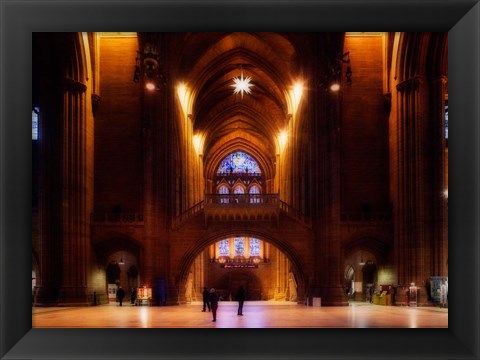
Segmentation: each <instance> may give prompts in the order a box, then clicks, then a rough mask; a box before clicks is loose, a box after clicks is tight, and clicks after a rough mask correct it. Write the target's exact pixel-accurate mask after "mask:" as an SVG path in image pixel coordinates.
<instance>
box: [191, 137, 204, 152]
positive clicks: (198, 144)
mask: <svg viewBox="0 0 480 360" xmlns="http://www.w3.org/2000/svg"><path fill="white" fill-rule="evenodd" d="M192 141H193V147H194V148H195V151H196V152H197V154H198V155H203V144H202V142H203V141H202V136H201V135H200V134H196V135H193V140H192Z"/></svg>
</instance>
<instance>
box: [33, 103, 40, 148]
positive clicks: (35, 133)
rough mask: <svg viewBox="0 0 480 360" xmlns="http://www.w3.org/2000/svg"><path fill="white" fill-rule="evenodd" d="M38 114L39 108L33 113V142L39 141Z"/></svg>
mask: <svg viewBox="0 0 480 360" xmlns="http://www.w3.org/2000/svg"><path fill="white" fill-rule="evenodd" d="M38 112H39V108H38V107H36V108H35V109H34V110H33V111H32V140H38Z"/></svg>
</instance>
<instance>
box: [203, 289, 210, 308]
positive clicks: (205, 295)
mask: <svg viewBox="0 0 480 360" xmlns="http://www.w3.org/2000/svg"><path fill="white" fill-rule="evenodd" d="M209 297H210V293H209V292H208V290H207V288H206V287H204V288H203V309H202V311H203V312H205V310H206V308H207V307H208V311H210V310H211V309H210V302H209V301H208V298H209Z"/></svg>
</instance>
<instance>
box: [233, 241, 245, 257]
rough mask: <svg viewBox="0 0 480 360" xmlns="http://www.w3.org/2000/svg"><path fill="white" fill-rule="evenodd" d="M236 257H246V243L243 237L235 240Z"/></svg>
mask: <svg viewBox="0 0 480 360" xmlns="http://www.w3.org/2000/svg"><path fill="white" fill-rule="evenodd" d="M233 244H234V248H235V256H244V255H245V241H244V239H243V237H238V238H235V240H234V243H233Z"/></svg>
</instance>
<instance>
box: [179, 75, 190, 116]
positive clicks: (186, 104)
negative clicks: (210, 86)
mask: <svg viewBox="0 0 480 360" xmlns="http://www.w3.org/2000/svg"><path fill="white" fill-rule="evenodd" d="M177 96H178V100H179V101H180V106H181V108H182V111H183V115H184V116H187V115H188V114H190V113H191V111H190V97H191V93H190V90H189V88H188V86H187V84H185V83H183V82H182V83H179V84H178V86H177Z"/></svg>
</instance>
